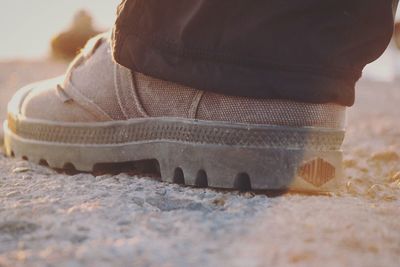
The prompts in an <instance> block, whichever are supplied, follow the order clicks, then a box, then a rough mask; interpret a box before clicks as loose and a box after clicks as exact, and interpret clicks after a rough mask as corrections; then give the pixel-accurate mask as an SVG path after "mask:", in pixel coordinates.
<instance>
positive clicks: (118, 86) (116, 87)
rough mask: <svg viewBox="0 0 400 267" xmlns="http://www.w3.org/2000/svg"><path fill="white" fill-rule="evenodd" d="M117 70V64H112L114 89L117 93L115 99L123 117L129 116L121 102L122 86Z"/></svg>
mask: <svg viewBox="0 0 400 267" xmlns="http://www.w3.org/2000/svg"><path fill="white" fill-rule="evenodd" d="M118 74H119V71H118V65H114V90H115V93H116V95H117V101H118V105H119V108H120V110H121V111H122V114H124V117H125V119H128V118H129V112H128V111H127V110H126V109H125V107H124V105H123V104H122V99H123V96H122V97H121V92H122V90H123V88H121V84H120V80H119V75H118Z"/></svg>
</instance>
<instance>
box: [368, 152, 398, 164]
mask: <svg viewBox="0 0 400 267" xmlns="http://www.w3.org/2000/svg"><path fill="white" fill-rule="evenodd" d="M399 159H400V157H399V155H398V154H397V153H396V152H394V151H384V152H379V153H375V154H373V155H372V157H371V160H374V161H384V162H388V161H395V160H399Z"/></svg>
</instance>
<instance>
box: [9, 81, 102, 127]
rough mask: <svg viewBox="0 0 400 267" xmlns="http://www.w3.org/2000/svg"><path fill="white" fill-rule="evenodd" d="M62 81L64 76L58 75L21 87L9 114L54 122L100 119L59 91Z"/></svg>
mask: <svg viewBox="0 0 400 267" xmlns="http://www.w3.org/2000/svg"><path fill="white" fill-rule="evenodd" d="M62 81H63V77H58V78H54V79H50V80H45V81H42V82H38V83H33V84H30V85H27V86H25V87H23V88H21V89H20V90H19V91H17V93H16V94H15V95H14V96H13V98H12V99H11V101H10V102H9V104H8V114H9V116H10V115H11V116H13V117H14V118H20V119H34V120H44V121H52V122H95V121H98V119H97V118H96V117H95V116H94V115H93V114H91V113H89V112H88V111H87V110H85V109H84V108H82V107H81V106H80V105H78V104H77V103H76V102H74V101H73V100H72V99H70V98H68V96H67V95H65V94H64V93H63V92H59V91H57V88H58V86H59V84H62Z"/></svg>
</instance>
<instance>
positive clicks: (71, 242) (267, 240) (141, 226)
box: [0, 62, 400, 267]
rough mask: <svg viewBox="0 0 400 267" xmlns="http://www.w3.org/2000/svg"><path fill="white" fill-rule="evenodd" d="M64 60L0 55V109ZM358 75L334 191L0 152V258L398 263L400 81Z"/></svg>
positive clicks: (55, 262)
mask: <svg viewBox="0 0 400 267" xmlns="http://www.w3.org/2000/svg"><path fill="white" fill-rule="evenodd" d="M64 68H65V65H63V64H55V63H49V62H31V63H29V62H8V63H0V88H1V89H0V112H1V114H2V115H1V116H0V117H1V119H3V118H4V110H5V103H6V99H7V98H9V96H11V94H12V91H13V90H14V89H16V88H17V87H19V86H21V85H23V84H25V83H26V82H30V81H34V80H37V79H41V78H46V77H51V76H53V75H55V74H59V73H61V72H62V70H63V69H64ZM398 84H399V83H377V82H372V81H368V80H363V81H361V82H360V83H359V85H358V99H357V103H356V105H355V106H354V107H353V108H352V109H351V110H350V112H349V116H348V131H347V136H346V141H345V144H344V151H345V161H344V164H345V166H346V169H345V175H346V177H345V183H344V185H343V188H342V189H341V191H340V192H339V193H337V194H333V195H331V196H304V195H289V194H288V195H283V196H279V197H267V196H265V195H254V194H251V193H245V194H239V193H237V192H218V191H214V190H208V189H207V190H204V189H193V188H188V187H180V186H177V185H168V184H164V183H160V182H158V181H156V180H154V179H151V178H146V177H139V176H133V175H128V174H120V175H114V176H113V175H103V176H97V177H95V176H93V175H89V174H78V175H75V176H66V175H63V174H58V173H56V172H54V171H53V170H50V169H47V168H44V167H40V166H35V165H32V164H30V163H28V162H24V161H18V160H15V159H7V158H5V157H4V156H2V155H0V266H1V267H6V266H7V267H8V266H10V267H11V266H68V267H69V266H121V267H122V266H124V267H125V266H307V267H313V266H326V267H329V266H360V267H361V266H362V267H369V266H371V267H379V266H382V267H391V266H395V267H398V266H400V219H399V218H400V121H399V120H400V119H399V118H400V109H399V107H398V104H399V103H400V88H396V87H399V86H398Z"/></svg>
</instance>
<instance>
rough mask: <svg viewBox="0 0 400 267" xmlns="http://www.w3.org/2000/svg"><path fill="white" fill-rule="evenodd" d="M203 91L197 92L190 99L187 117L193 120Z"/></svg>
mask: <svg viewBox="0 0 400 267" xmlns="http://www.w3.org/2000/svg"><path fill="white" fill-rule="evenodd" d="M203 95H204V91H202V90H198V91H197V93H196V95H195V96H194V97H193V99H192V104H191V106H190V108H189V111H188V117H189V118H191V119H195V118H196V116H197V110H198V109H199V106H200V101H201V99H202V98H203Z"/></svg>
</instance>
